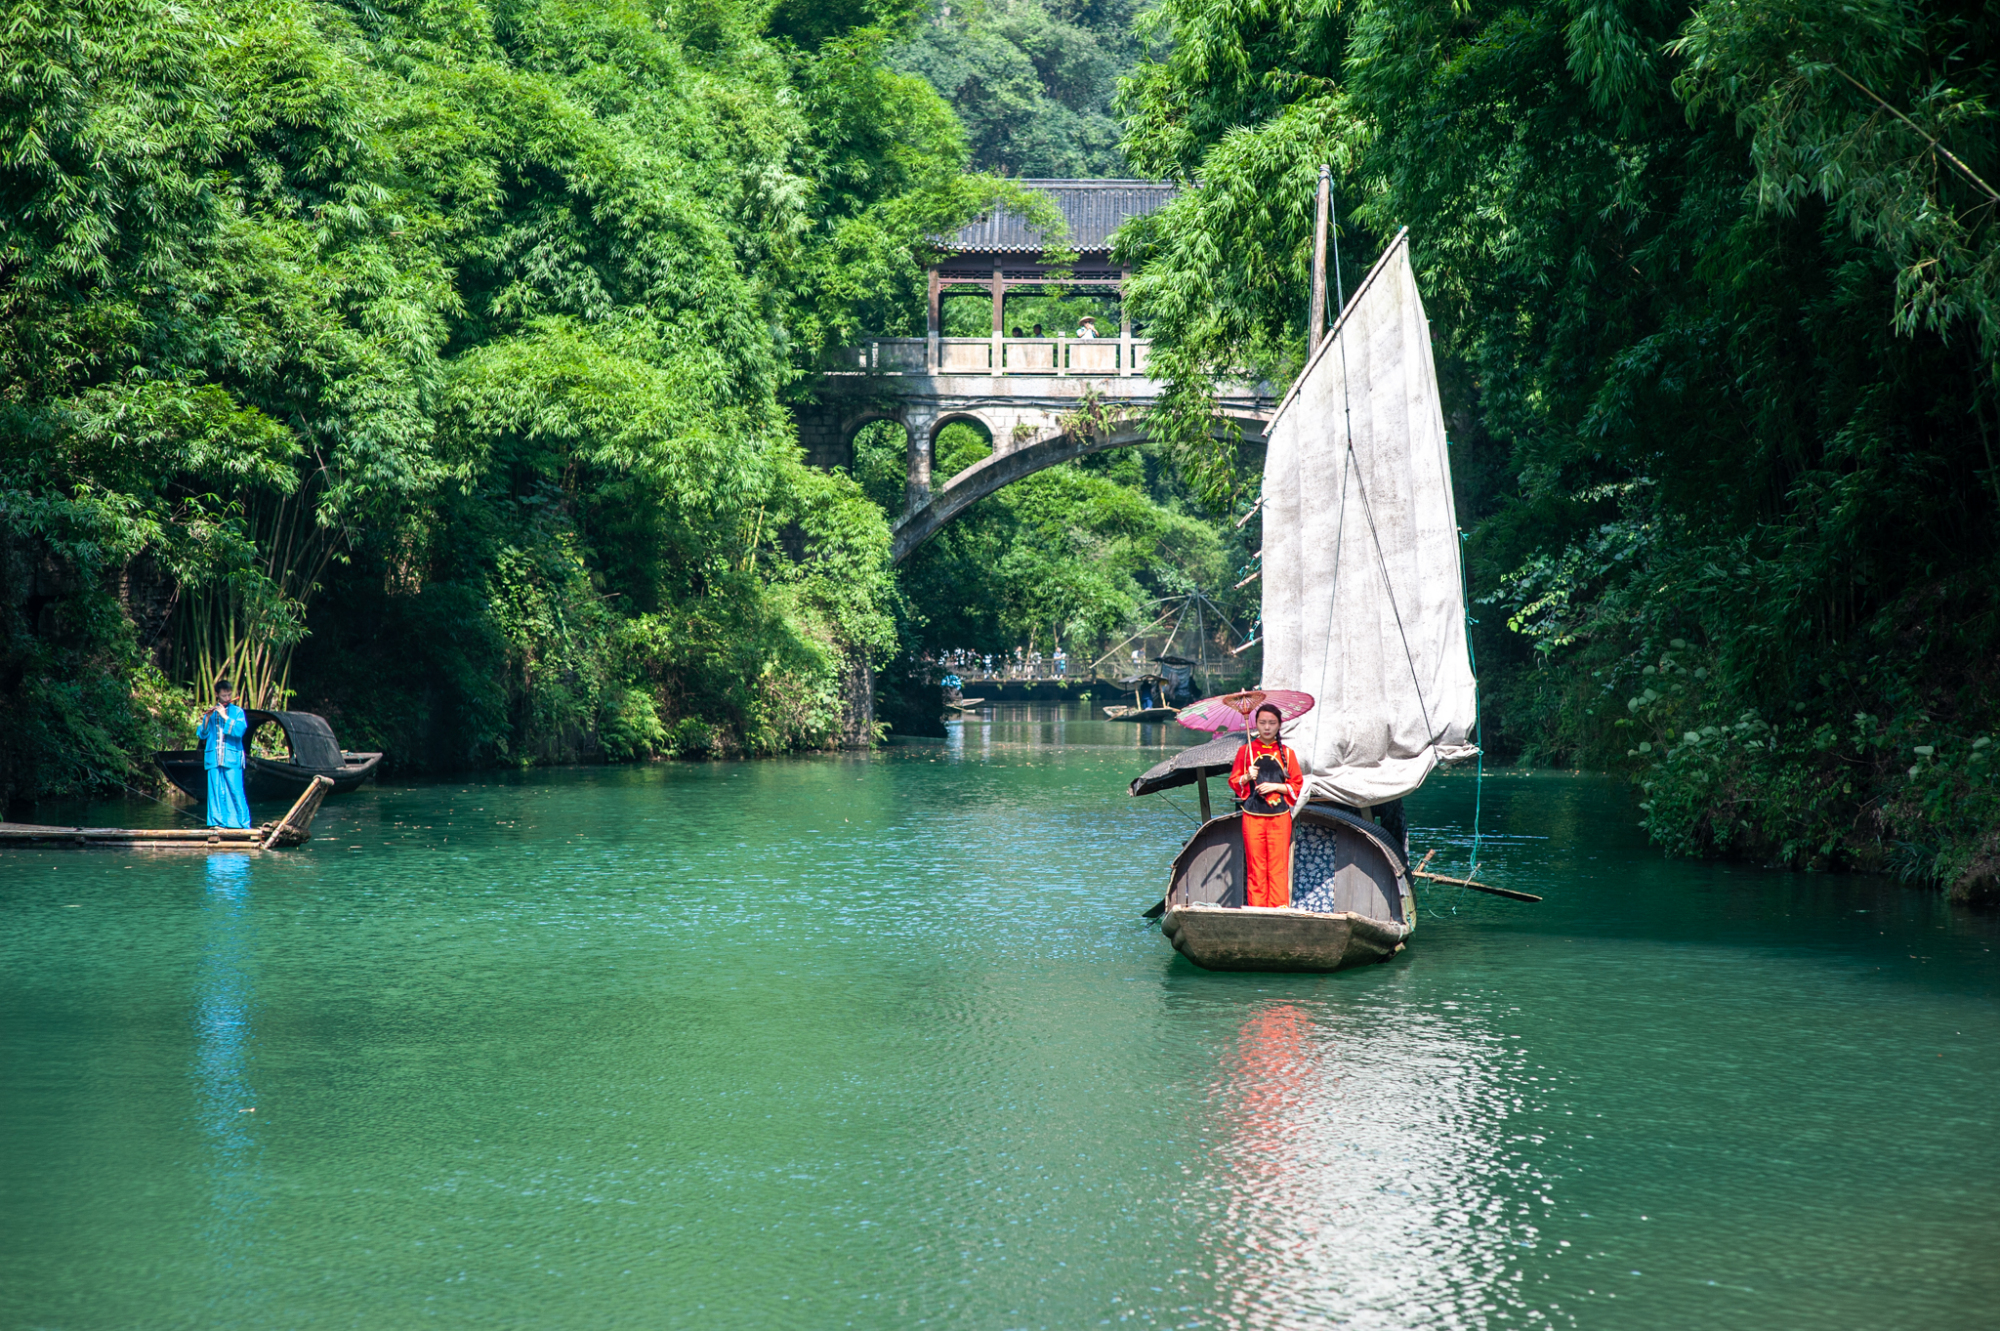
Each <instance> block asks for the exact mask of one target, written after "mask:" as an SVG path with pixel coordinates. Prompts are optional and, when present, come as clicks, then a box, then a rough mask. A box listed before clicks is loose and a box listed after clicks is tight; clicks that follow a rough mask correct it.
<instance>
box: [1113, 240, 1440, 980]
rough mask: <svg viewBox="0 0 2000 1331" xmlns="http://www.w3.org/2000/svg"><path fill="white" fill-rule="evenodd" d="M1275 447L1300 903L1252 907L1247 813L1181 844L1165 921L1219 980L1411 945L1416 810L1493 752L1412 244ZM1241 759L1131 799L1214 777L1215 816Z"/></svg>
mask: <svg viewBox="0 0 2000 1331" xmlns="http://www.w3.org/2000/svg"><path fill="white" fill-rule="evenodd" d="M1267 438H1268V439H1269V441H1270V443H1269V447H1268V449H1267V452H1266V460H1265V468H1264V493H1263V498H1262V501H1261V502H1262V505H1263V516H1264V543H1263V555H1264V557H1263V564H1262V569H1263V622H1264V667H1263V687H1264V688H1266V689H1291V690H1299V691H1303V692H1307V693H1310V694H1312V695H1313V696H1314V697H1315V698H1316V699H1317V700H1318V703H1317V706H1315V708H1314V709H1313V711H1312V712H1311V713H1309V714H1307V715H1306V716H1304V717H1302V718H1300V719H1299V720H1298V721H1297V722H1294V723H1292V724H1291V725H1290V727H1289V728H1288V730H1287V731H1286V736H1285V738H1286V739H1287V741H1288V742H1289V743H1291V745H1292V746H1293V747H1294V748H1295V749H1296V750H1297V752H1298V755H1299V759H1300V764H1301V766H1302V767H1303V768H1304V770H1305V772H1306V774H1307V775H1306V780H1305V786H1304V790H1303V792H1302V795H1301V798H1300V802H1299V807H1298V809H1297V810H1296V811H1295V813H1294V815H1293V822H1292V865H1291V903H1292V904H1291V905H1290V906H1288V907H1283V908H1266V907H1251V906H1246V905H1245V904H1244V881H1245V879H1244V869H1243V834H1242V828H1241V826H1240V824H1241V820H1242V818H1243V817H1244V815H1243V814H1241V813H1236V812H1231V813H1227V814H1224V815H1222V816H1221V817H1218V818H1210V819H1206V820H1204V822H1203V823H1202V826H1201V828H1200V829H1199V830H1198V831H1196V832H1195V834H1194V836H1193V837H1192V838H1190V839H1189V841H1188V843H1187V844H1186V845H1185V846H1184V847H1182V849H1181V852H1180V854H1179V855H1178V856H1176V857H1175V859H1174V864H1173V870H1172V873H1171V875H1170V876H1169V879H1168V886H1167V893H1166V896H1165V898H1164V899H1163V900H1162V902H1161V903H1160V905H1159V906H1156V907H1154V911H1153V912H1149V914H1151V913H1158V914H1159V916H1160V928H1161V931H1162V932H1163V933H1164V934H1165V935H1166V936H1167V938H1168V939H1170V940H1171V941H1172V943H1173V945H1174V947H1175V948H1176V949H1177V950H1179V951H1180V952H1181V953H1182V954H1183V955H1185V956H1186V957H1187V958H1188V959H1189V960H1190V961H1193V962H1195V963H1196V964H1197V965H1200V966H1205V967H1208V968H1209V969H1211V970H1273V971H1330V970H1338V969H1340V968H1341V967H1344V966H1353V965H1358V964H1360V963H1363V962H1369V961H1381V960H1385V959H1387V958H1388V957H1391V956H1394V955H1395V954H1396V953H1397V952H1400V951H1401V950H1402V949H1403V947H1404V946H1405V944H1406V943H1407V942H1408V940H1409V938H1410V935H1411V933H1412V931H1413V930H1414V929H1415V927H1416V898H1415V893H1414V891H1413V889H1412V880H1413V879H1414V878H1415V877H1416V876H1417V873H1416V872H1413V871H1412V870H1411V867H1410V863H1409V842H1408V837H1407V834H1406V833H1405V832H1404V831H1403V828H1402V820H1401V804H1400V801H1401V800H1402V799H1403V797H1404V796H1406V795H1408V794H1410V793H1411V792H1413V791H1415V790H1416V789H1417V788H1418V786H1420V785H1421V784H1422V783H1423V781H1424V778H1425V777H1426V776H1428V775H1429V774H1430V771H1431V769H1432V768H1433V767H1435V766H1436V765H1437V764H1438V763H1439V762H1441V761H1451V760H1455V759H1459V758H1466V757H1470V756H1472V755H1473V754H1474V753H1476V752H1477V750H1476V749H1474V748H1472V747H1471V746H1470V745H1468V744H1467V743H1466V736H1467V734H1468V732H1469V731H1470V730H1471V728H1472V725H1473V722H1474V719H1475V716H1476V694H1475V687H1476V686H1475V684H1474V681H1473V676H1472V666H1471V657H1470V654H1469V653H1468V651H1467V649H1466V641H1465V591H1464V586H1463V582H1462V580H1461V573H1460V565H1459V551H1458V522H1457V515H1456V513H1455V511H1454V509H1453V505H1452V494H1451V461H1450V456H1449V454H1448V453H1447V451H1446V445H1445V433H1444V413H1443V409H1442V407H1441V405H1440V403H1439V400H1438V390H1437V369H1436V366H1435V365H1434V363H1433V362H1432V359H1431V347H1430V328H1429V325H1428V323H1427V322H1426V320H1425V318H1424V310H1423V302H1422V300H1421V299H1420V298H1419V296H1418V293H1417V283H1416V273H1415V272H1414V270H1413V269H1412V267H1411V265H1410V251H1409V233H1408V231H1403V232H1399V233H1398V234H1397V236H1396V238H1395V240H1394V241H1392V242H1391V243H1390V245H1389V248H1388V250H1387V251H1386V252H1384V254H1383V255H1382V257H1381V259H1380V260H1378V261H1377V262H1376V264H1375V267H1374V268H1373V269H1372V270H1371V271H1370V272H1369V274H1368V277H1367V279H1366V280H1365V281H1363V282H1362V284H1361V286H1360V288H1359V289H1358V290H1357V291H1356V292H1355V294H1354V299H1353V300H1351V301H1349V302H1348V304H1347V308H1346V309H1345V310H1344V311H1342V312H1341V315H1340V319H1339V321H1338V322H1337V323H1336V324H1335V325H1334V328H1333V331H1332V332H1331V333H1330V334H1329V335H1328V336H1327V337H1326V338H1325V340H1323V341H1322V342H1321V343H1320V344H1319V346H1318V347H1317V348H1315V349H1314V351H1313V354H1312V357H1311V359H1310V360H1309V361H1308V363H1307V366H1306V370H1305V372H1304V373H1303V374H1301V375H1300V376H1299V380H1298V382H1297V383H1296V384H1294V385H1293V386H1292V389H1291V391H1290V392H1289V393H1287V394H1286V395H1285V399H1284V401H1283V402H1282V403H1281V404H1280V405H1279V407H1278V410H1277V413H1276V415H1275V416H1274V417H1273V418H1272V422H1271V426H1270V429H1269V431H1268V434H1267ZM1232 756H1233V746H1232V745H1231V744H1230V743H1228V742H1226V741H1211V742H1210V743H1208V744H1205V745H1202V746H1200V747H1199V748H1198V749H1192V750H1189V751H1188V752H1187V753H1186V754H1182V755H1177V756H1176V757H1175V758H1173V759H1169V760H1168V761H1167V762H1165V763H1162V764H1160V765H1159V766H1158V767H1156V768H1154V769H1153V770H1152V771H1150V772H1148V773H1146V775H1145V776H1143V777H1141V778H1139V780H1137V781H1134V782H1133V783H1132V793H1133V794H1135V795H1139V794H1146V793H1150V792H1151V791H1152V790H1161V789H1166V788H1167V787H1169V786H1174V785H1184V784H1189V783H1192V782H1195V781H1200V782H1201V783H1202V787H1203V796H1204V798H1203V800H1202V804H1203V808H1204V811H1206V808H1207V799H1206V794H1207V778H1208V776H1210V775H1214V774H1217V773H1220V772H1227V771H1228V770H1229V766H1228V764H1229V762H1230V759H1231V757H1232ZM1420 870H1421V866H1420V867H1419V871H1420ZM1424 876H1426V877H1430V876H1432V875H1424Z"/></svg>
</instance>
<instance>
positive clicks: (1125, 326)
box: [1118, 268, 1208, 796]
mask: <svg viewBox="0 0 2000 1331" xmlns="http://www.w3.org/2000/svg"><path fill="white" fill-rule="evenodd" d="M1131 280H1132V270H1131V269H1130V268H1120V269H1119V270H1118V373H1120V374H1123V375H1129V374H1131V373H1132V311H1130V310H1128V309H1126V308H1125V284H1126V283H1127V282H1129V281H1131ZM1207 791H1208V787H1206V786H1203V787H1202V792H1203V794H1204V796H1205V795H1206V794H1207Z"/></svg>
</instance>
